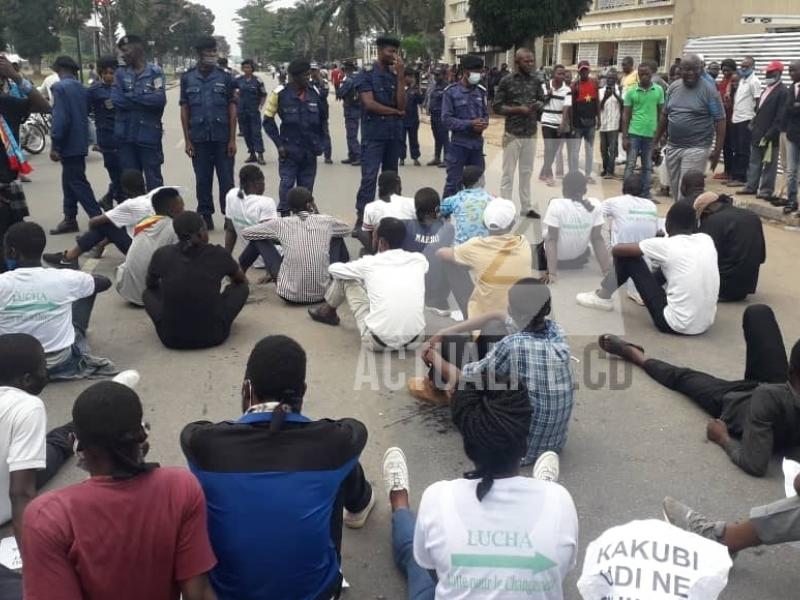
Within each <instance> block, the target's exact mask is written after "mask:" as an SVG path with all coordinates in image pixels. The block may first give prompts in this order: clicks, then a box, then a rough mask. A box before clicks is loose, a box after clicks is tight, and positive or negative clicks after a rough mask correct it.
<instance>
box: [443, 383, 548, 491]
mask: <svg viewBox="0 0 800 600" xmlns="http://www.w3.org/2000/svg"><path fill="white" fill-rule="evenodd" d="M498 383H499V382H497V381H492V382H487V381H484V382H482V384H480V388H483V389H479V387H478V386H476V385H475V384H473V383H468V384H467V386H466V387H465V388H464V389H459V390H457V391H456V393H455V394H454V395H453V400H452V404H451V413H452V419H453V424H455V426H456V428H457V429H458V430H459V431H460V432H461V436H462V437H463V438H464V452H465V453H466V455H467V457H468V458H469V459H470V460H471V461H472V462H473V463H475V469H474V470H472V471H469V472H467V473H464V477H465V478H466V479H480V482H478V487H477V489H476V495H477V497H478V501H479V502H480V501H482V500H483V499H484V497H485V496H486V494H488V493H489V490H491V489H492V485H493V484H494V479H495V477H497V476H498V475H505V474H507V473H508V472H510V471H511V470H513V469H514V468H515V467H517V466H518V465H519V461H520V459H521V458H522V457H523V456H525V453H526V452H527V450H528V431H529V430H530V426H531V415H532V412H533V411H532V409H531V405H530V401H529V400H528V392H527V390H526V389H525V386H523V385H521V384H520V385H519V388H518V389H516V390H512V389H491V387H504V388H505V387H507V386H498V385H497V384H498Z"/></svg>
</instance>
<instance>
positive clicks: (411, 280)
mask: <svg viewBox="0 0 800 600" xmlns="http://www.w3.org/2000/svg"><path fill="white" fill-rule="evenodd" d="M405 237H406V228H405V225H403V223H402V222H401V221H399V220H398V219H395V218H394V217H384V218H383V220H381V222H380V225H378V229H377V250H378V252H377V254H375V255H373V256H365V257H363V258H360V259H358V260H356V261H353V262H349V263H334V264H332V265H331V266H330V267H329V268H328V272H329V273H330V275H331V278H332V279H331V281H330V283H329V284H328V288H327V289H326V290H325V303H324V304H322V305H321V306H319V307H318V308H310V309H309V310H308V314H309V315H310V316H311V318H312V319H314V320H315V321H319V322H320V323H325V324H327V325H338V324H339V316H338V315H337V314H336V311H337V309H338V307H339V306H341V305H342V304H344V303H345V301H346V302H347V304H348V305H349V306H350V310H351V311H352V312H353V318H354V319H355V321H356V325H357V327H358V331H359V334H360V335H361V343H362V344H363V346H364V347H365V348H367V349H369V350H372V351H374V352H381V351H392V350H399V349H401V348H411V347H414V346H415V345H417V344H419V343H421V342H422V337H423V332H424V329H425V314H424V311H425V273H427V272H428V261H427V259H426V258H425V256H424V255H422V254H420V253H419V252H406V251H405V250H403V249H402V247H403V241H404V240H405Z"/></svg>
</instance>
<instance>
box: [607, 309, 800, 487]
mask: <svg viewBox="0 0 800 600" xmlns="http://www.w3.org/2000/svg"><path fill="white" fill-rule="evenodd" d="M742 328H743V329H744V341H745V344H746V361H745V371H744V377H743V379H741V380H738V381H727V380H724V379H720V378H718V377H715V376H713V375H708V374H706V373H702V372H700V371H695V370H693V369H688V368H683V367H676V366H673V365H671V364H669V363H666V362H664V361H661V360H656V359H653V358H647V357H646V356H645V353H644V349H643V348H641V347H640V346H637V345H636V344H632V343H629V342H626V341H625V340H622V339H620V338H618V337H616V336H613V335H603V336H601V337H600V346H601V347H602V348H603V349H604V350H605V351H606V352H608V353H609V354H613V355H615V356H620V357H622V358H623V359H624V360H626V361H628V362H631V363H633V364H635V365H637V366H639V367H642V369H644V371H645V372H646V373H647V374H648V375H650V377H652V378H653V379H655V380H656V381H657V382H658V383H660V384H661V385H664V386H666V387H668V388H669V389H671V390H675V391H677V392H681V393H682V394H684V395H686V396H688V397H689V398H690V399H691V400H693V401H694V402H696V403H697V404H698V405H699V406H700V407H701V408H703V409H704V410H705V411H706V412H707V413H708V414H710V415H711V416H712V417H714V419H713V420H712V421H710V422H709V423H708V427H707V430H706V433H707V436H708V439H709V440H710V441H712V442H714V443H715V444H718V445H719V446H721V447H722V448H723V449H724V450H725V452H726V453H727V454H728V456H729V457H730V459H731V461H733V463H734V464H735V465H737V466H738V467H740V468H741V469H742V470H744V471H746V472H747V473H749V474H751V475H755V476H756V477H761V476H763V475H765V474H766V472H767V468H768V466H769V461H770V459H771V458H772V454H773V451H775V450H777V451H781V450H785V449H789V448H793V447H795V446H800V393H798V390H800V341H798V342H797V343H796V344H795V345H794V347H793V348H792V354H791V358H790V360H789V361H788V363H787V360H786V350H785V348H784V345H783V338H782V337H781V330H780V327H778V323H777V321H776V320H775V315H774V313H773V312H772V309H771V308H770V307H768V306H766V305H764V304H754V305H753V306H748V307H747V308H746V309H745V311H744V316H743V318H742ZM739 439H741V441H739Z"/></svg>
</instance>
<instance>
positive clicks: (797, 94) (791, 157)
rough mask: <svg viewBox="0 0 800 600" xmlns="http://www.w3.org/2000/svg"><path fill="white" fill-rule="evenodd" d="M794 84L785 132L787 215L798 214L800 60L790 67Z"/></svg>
mask: <svg viewBox="0 0 800 600" xmlns="http://www.w3.org/2000/svg"><path fill="white" fill-rule="evenodd" d="M789 77H791V79H792V83H791V85H790V86H789V93H788V94H787V98H786V100H787V102H786V115H785V118H784V130H785V131H786V140H787V142H788V143H787V145H786V181H787V187H788V192H789V193H788V195H789V200H788V202H787V204H786V206H784V207H783V212H784V213H786V214H789V213H792V212H793V213H795V216H796V217H798V216H800V212H797V180H798V179H799V178H800V60H796V61H794V62H793V63H792V64H790V65H789Z"/></svg>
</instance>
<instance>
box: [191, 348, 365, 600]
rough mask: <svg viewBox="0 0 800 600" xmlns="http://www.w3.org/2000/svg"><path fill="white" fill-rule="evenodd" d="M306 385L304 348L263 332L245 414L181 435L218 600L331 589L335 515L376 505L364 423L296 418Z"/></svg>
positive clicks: (342, 517) (336, 558) (322, 594)
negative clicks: (366, 464)
mask: <svg viewBox="0 0 800 600" xmlns="http://www.w3.org/2000/svg"><path fill="white" fill-rule="evenodd" d="M306 390H307V383H306V353H305V351H304V350H303V348H302V347H301V346H300V345H299V344H298V343H297V342H295V341H294V340H292V339H291V338H288V337H286V336H282V335H276V336H269V337H266V338H264V339H262V340H261V341H260V342H258V344H256V346H255V348H253V351H252V352H251V354H250V358H249V359H248V361H247V370H246V371H245V376H244V383H243V384H242V411H243V412H244V415H243V416H242V417H241V418H239V419H238V420H235V421H222V422H221V423H210V422H208V421H201V422H197V423H191V424H189V425H187V426H186V428H184V430H183V432H182V433H181V447H182V449H183V452H184V454H185V455H186V459H187V461H188V463H189V467H190V468H191V470H192V472H193V473H194V474H195V475H196V476H197V478H198V479H199V480H200V483H201V485H202V486H203V490H204V492H205V497H206V502H207V503H208V512H209V515H208V523H209V532H210V534H211V544H212V546H213V548H214V551H215V553H216V554H217V558H218V560H219V563H218V564H217V567H216V568H215V569H214V570H213V571H212V572H211V583H212V584H213V586H214V588H215V589H216V592H217V595H218V597H219V598H220V600H263V599H265V598H269V599H270V600H295V599H297V598H319V599H326V600H327V599H329V598H337V597H338V596H339V592H340V590H341V586H342V579H343V578H342V558H341V543H342V523H344V525H346V526H347V527H351V528H356V529H357V528H361V527H363V526H364V524H365V523H366V520H367V517H368V516H369V514H370V511H371V510H372V507H373V506H374V504H375V500H374V495H373V492H372V488H371V487H370V484H369V483H368V482H367V480H366V478H365V477H364V470H363V469H362V467H361V465H360V463H359V462H358V458H359V455H360V454H361V452H362V451H363V450H364V446H365V445H366V443H367V429H366V427H365V426H364V424H363V423H361V422H359V421H356V420H355V419H341V420H332V419H320V420H317V421H312V420H311V419H309V418H308V417H306V416H304V415H303V414H302V412H301V411H302V409H303V399H304V396H305V394H306ZM343 508H344V514H343V510H342V509H343Z"/></svg>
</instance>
